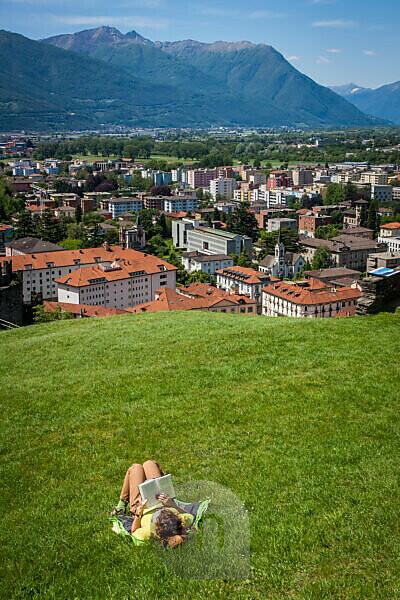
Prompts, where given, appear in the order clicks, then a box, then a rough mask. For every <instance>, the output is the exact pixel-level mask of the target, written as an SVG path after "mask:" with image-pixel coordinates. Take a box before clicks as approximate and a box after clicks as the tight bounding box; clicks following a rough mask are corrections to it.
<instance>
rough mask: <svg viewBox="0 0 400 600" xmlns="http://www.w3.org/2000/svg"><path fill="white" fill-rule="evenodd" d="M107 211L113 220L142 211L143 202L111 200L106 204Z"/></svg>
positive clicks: (135, 199)
mask: <svg viewBox="0 0 400 600" xmlns="http://www.w3.org/2000/svg"><path fill="white" fill-rule="evenodd" d="M108 206H109V211H110V213H111V215H112V218H113V219H116V218H117V217H120V216H121V215H126V214H127V213H131V212H138V211H139V210H142V209H143V200H142V199H141V198H134V197H133V198H131V197H127V198H111V199H110V200H109V203H108Z"/></svg>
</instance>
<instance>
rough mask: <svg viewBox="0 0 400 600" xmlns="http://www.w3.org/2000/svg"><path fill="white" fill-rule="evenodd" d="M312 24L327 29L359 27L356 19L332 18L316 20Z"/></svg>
mask: <svg viewBox="0 0 400 600" xmlns="http://www.w3.org/2000/svg"><path fill="white" fill-rule="evenodd" d="M312 26H313V27H321V28H322V27H325V28H327V29H352V28H353V27H357V23H355V21H345V20H344V19H332V20H331V21H314V23H313V24H312Z"/></svg>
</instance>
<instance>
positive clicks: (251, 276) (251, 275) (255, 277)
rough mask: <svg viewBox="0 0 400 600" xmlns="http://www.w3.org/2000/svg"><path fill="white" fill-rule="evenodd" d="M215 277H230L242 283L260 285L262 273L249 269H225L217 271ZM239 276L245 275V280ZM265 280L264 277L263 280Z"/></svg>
mask: <svg viewBox="0 0 400 600" xmlns="http://www.w3.org/2000/svg"><path fill="white" fill-rule="evenodd" d="M216 273H217V275H224V276H225V277H231V278H232V279H236V278H237V279H239V280H241V281H243V282H244V283H262V279H260V277H262V273H260V271H256V270H255V269H251V268H249V267H238V266H236V267H227V268H226V269H218V270H217V271H216ZM241 274H243V275H246V278H242V277H241ZM263 279H265V276H264V278H263Z"/></svg>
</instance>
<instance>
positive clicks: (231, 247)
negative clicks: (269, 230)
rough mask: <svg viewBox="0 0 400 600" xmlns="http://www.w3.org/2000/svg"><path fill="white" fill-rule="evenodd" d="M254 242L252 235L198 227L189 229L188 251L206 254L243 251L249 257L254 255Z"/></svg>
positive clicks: (238, 252)
mask: <svg viewBox="0 0 400 600" xmlns="http://www.w3.org/2000/svg"><path fill="white" fill-rule="evenodd" d="M252 249H253V242H252V240H251V238H250V237H248V236H245V235H240V234H238V233H231V232H230V231H225V230H221V229H212V228H211V227H198V228H196V229H193V230H191V231H190V230H189V231H187V250H188V252H195V251H198V252H202V253H204V254H224V255H228V256H230V255H231V254H237V255H240V254H242V252H244V253H246V254H247V255H248V256H249V257H250V256H251V255H252Z"/></svg>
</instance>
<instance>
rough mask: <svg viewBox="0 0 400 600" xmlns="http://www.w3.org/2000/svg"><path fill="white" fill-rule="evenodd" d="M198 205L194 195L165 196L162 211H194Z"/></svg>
mask: <svg viewBox="0 0 400 600" xmlns="http://www.w3.org/2000/svg"><path fill="white" fill-rule="evenodd" d="M198 205H199V201H198V200H197V197H196V196H186V195H182V196H166V197H165V198H164V206H163V209H164V212H166V213H177V212H180V211H184V212H188V213H191V212H194V211H195V210H196V209H197V207H198Z"/></svg>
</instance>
